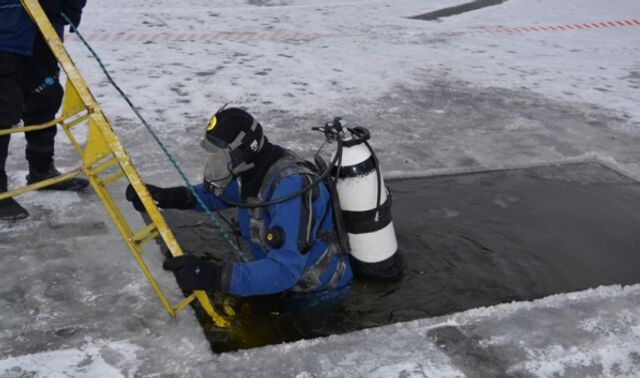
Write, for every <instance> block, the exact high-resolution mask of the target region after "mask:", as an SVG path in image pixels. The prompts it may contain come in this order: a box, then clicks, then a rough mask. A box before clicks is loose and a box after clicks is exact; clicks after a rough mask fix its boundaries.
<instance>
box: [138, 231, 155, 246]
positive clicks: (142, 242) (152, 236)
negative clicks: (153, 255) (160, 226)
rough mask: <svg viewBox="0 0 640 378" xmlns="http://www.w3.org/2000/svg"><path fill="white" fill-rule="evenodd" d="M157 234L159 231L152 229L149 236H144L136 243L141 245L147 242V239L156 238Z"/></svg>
mask: <svg viewBox="0 0 640 378" xmlns="http://www.w3.org/2000/svg"><path fill="white" fill-rule="evenodd" d="M158 236H160V233H159V232H158V231H154V232H152V233H150V234H149V236H147V237H146V238H144V239H142V240H140V241H138V242H137V243H138V244H140V245H142V244H144V243H146V242H148V241H149V240H153V239H155V238H157V237H158Z"/></svg>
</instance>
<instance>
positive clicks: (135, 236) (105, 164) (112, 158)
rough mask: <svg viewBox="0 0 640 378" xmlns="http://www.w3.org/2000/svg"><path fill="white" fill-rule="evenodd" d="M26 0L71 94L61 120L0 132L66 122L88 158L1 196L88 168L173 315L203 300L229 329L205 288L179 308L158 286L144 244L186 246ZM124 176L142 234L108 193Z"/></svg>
mask: <svg viewBox="0 0 640 378" xmlns="http://www.w3.org/2000/svg"><path fill="white" fill-rule="evenodd" d="M20 1H21V3H22V6H23V7H24V9H25V10H26V12H27V13H28V14H29V16H30V17H31V19H32V20H33V21H34V23H35V24H36V26H37V28H38V29H39V30H40V32H41V33H42V35H43V36H44V39H45V41H46V42H47V44H48V45H49V48H50V49H51V51H52V52H53V54H54V55H55V57H56V59H57V60H58V62H59V63H60V66H61V67H62V69H63V70H64V72H65V74H66V76H67V83H66V89H65V97H64V101H63V104H62V115H61V116H60V117H59V118H57V119H55V120H53V121H51V122H48V123H46V124H42V125H35V126H27V127H20V128H14V129H9V130H0V135H5V134H9V133H15V132H26V131H33V130H40V129H44V128H47V127H56V125H60V126H61V128H62V129H63V130H64V132H65V134H66V135H67V136H68V137H69V140H70V141H71V144H72V145H73V147H74V149H75V150H76V152H77V153H78V155H79V156H80V158H81V159H82V167H81V168H78V169H75V170H73V171H71V172H69V173H66V174H64V175H61V176H59V177H56V178H53V179H49V180H45V181H41V182H38V183H36V184H32V185H28V186H26V187H23V188H20V189H17V190H14V191H11V192H6V193H2V194H0V200H1V199H5V198H9V197H14V196H17V195H20V194H23V193H26V192H28V191H32V190H36V189H40V188H42V187H45V186H49V185H53V184H55V183H58V182H61V181H64V180H67V179H69V178H71V177H73V176H76V175H78V174H80V173H81V172H84V173H85V175H86V176H87V178H88V179H89V182H90V183H91V186H92V187H93V189H94V190H95V191H96V193H97V195H98V197H99V198H100V199H101V200H102V202H103V204H104V207H105V209H106V210H107V213H108V214H109V215H110V217H111V219H112V220H113V222H114V224H115V225H116V227H117V228H118V230H119V231H120V233H121V234H122V237H123V238H124V242H125V244H126V245H127V247H129V249H130V250H131V253H132V254H133V256H134V258H135V260H136V262H137V263H138V265H139V266H140V268H141V269H142V271H143V272H144V274H145V276H146V277H147V279H148V280H149V282H150V283H151V286H153V289H154V290H155V292H156V294H157V295H158V297H159V298H160V301H161V302H162V304H163V305H164V307H165V309H166V310H167V312H168V313H169V315H170V316H171V317H175V316H176V313H177V312H178V311H180V310H182V309H184V308H185V307H187V306H188V305H189V304H190V303H191V302H192V301H194V300H198V301H199V302H200V305H201V306H202V308H203V309H204V311H205V312H206V313H207V314H208V315H209V316H210V317H211V319H212V320H213V323H214V324H215V325H216V326H217V327H219V328H227V327H229V320H228V319H227V318H226V317H225V316H223V315H221V314H219V313H218V312H216V310H215V309H214V308H213V306H212V304H211V302H210V300H209V297H208V296H207V294H206V293H205V292H204V291H202V290H196V291H194V292H193V293H192V294H191V295H189V296H188V297H187V298H185V299H184V300H182V301H180V303H178V304H177V305H176V306H172V305H171V304H170V303H169V301H168V299H167V297H166V296H165V295H164V293H163V292H162V290H161V289H160V287H159V286H158V283H157V281H156V280H155V278H154V277H153V275H152V274H151V272H150V270H149V268H148V266H147V264H146V263H145V262H144V260H143V258H142V252H143V245H144V244H145V243H147V242H149V241H151V240H153V239H155V238H156V237H158V236H159V237H161V238H162V240H163V241H164V243H165V244H166V246H167V248H168V249H169V251H170V253H171V254H172V255H173V256H180V255H182V254H183V252H182V249H181V248H180V245H178V242H177V241H176V239H175V237H174V235H173V233H172V232H171V230H170V229H169V228H168V227H167V224H166V222H165V220H164V218H163V217H162V215H161V214H160V212H159V211H158V208H157V207H156V204H155V202H154V201H153V199H152V198H151V196H150V194H149V192H148V190H147V188H146V187H145V185H144V184H143V182H142V180H141V179H140V176H139V175H138V172H137V171H136V169H135V168H134V166H133V164H132V163H131V160H130V158H129V156H128V155H127V152H126V151H125V149H124V148H123V146H122V144H121V143H120V141H119V139H118V137H117V135H116V134H115V132H114V131H113V129H112V127H111V125H110V124H109V121H108V120H107V118H106V117H105V115H104V114H103V113H102V110H101V109H100V106H99V105H98V103H97V101H96V99H95V98H94V97H93V95H92V94H91V92H90V91H89V88H88V86H87V84H86V82H85V81H84V78H83V77H82V75H81V74H80V71H79V70H78V68H77V67H76V66H75V64H74V63H73V61H72V60H71V58H70V57H69V54H68V53H67V51H66V49H65V48H64V45H63V44H62V41H61V40H60V38H59V37H58V34H57V33H56V32H55V30H54V28H53V26H52V25H51V22H50V21H49V19H48V17H47V16H46V15H45V13H44V11H43V10H42V7H41V6H40V4H39V2H38V0H20ZM85 121H87V122H85ZM80 124H88V131H87V138H86V143H85V145H84V146H81V145H80V144H79V143H78V142H77V140H76V138H75V137H74V135H73V134H72V132H71V129H72V128H73V127H74V126H77V125H80ZM121 178H123V179H126V180H128V181H129V183H130V184H131V186H132V187H133V189H134V190H135V191H136V193H137V194H138V196H139V197H140V199H141V201H142V204H143V205H144V207H145V209H146V211H147V214H148V215H149V218H150V223H149V225H148V226H147V227H145V228H144V229H142V230H140V231H137V232H134V231H132V230H131V227H130V226H129V224H128V223H127V221H126V220H125V219H124V217H123V215H122V213H121V212H120V210H119V209H118V207H117V206H116V203H115V201H114V200H113V198H112V197H111V194H110V193H109V191H108V186H109V184H111V183H113V182H114V181H116V180H118V179H121ZM223 308H224V310H225V313H226V315H227V316H232V315H233V310H232V309H231V308H230V307H229V306H228V305H226V304H224V306H223Z"/></svg>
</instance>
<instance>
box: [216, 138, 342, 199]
mask: <svg viewBox="0 0 640 378" xmlns="http://www.w3.org/2000/svg"><path fill="white" fill-rule="evenodd" d="M336 141H337V144H338V148H337V151H336V155H335V156H334V158H333V160H332V161H331V163H330V164H329V165H328V166H327V169H325V171H324V172H322V174H321V175H320V176H319V177H317V178H316V179H315V180H313V181H312V182H311V183H310V184H308V185H307V186H305V187H303V188H302V189H300V190H299V191H297V192H295V193H291V194H287V195H286V196H282V197H280V198H276V199H274V200H271V201H266V202H260V203H255V204H254V203H247V202H236V201H231V200H227V199H225V198H224V196H220V197H218V198H220V200H221V201H222V202H223V203H224V204H225V205H227V206H231V207H239V208H244V209H255V208H259V207H267V206H272V205H277V204H279V203H283V202H285V201H288V200H290V199H292V198H295V197H297V196H299V195H301V194H304V193H306V192H308V191H309V190H311V189H313V187H315V186H316V185H318V184H320V183H321V182H322V181H323V180H324V179H325V178H327V176H328V175H329V174H330V173H331V169H332V168H333V166H334V165H335V163H336V162H338V161H339V162H340V163H338V164H341V163H342V137H341V136H339V135H338V136H337V137H336ZM339 170H340V168H339V165H338V172H339Z"/></svg>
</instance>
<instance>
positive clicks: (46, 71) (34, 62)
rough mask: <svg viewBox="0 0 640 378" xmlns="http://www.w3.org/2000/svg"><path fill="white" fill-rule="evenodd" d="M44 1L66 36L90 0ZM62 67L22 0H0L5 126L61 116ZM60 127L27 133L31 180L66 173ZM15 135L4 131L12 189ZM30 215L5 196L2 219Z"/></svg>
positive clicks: (79, 183) (3, 185)
mask: <svg viewBox="0 0 640 378" xmlns="http://www.w3.org/2000/svg"><path fill="white" fill-rule="evenodd" d="M40 4H41V5H42V7H43V9H44V10H45V12H46V14H47V16H48V17H49V19H50V20H51V22H52V24H53V26H54V28H55V29H56V31H57V33H58V35H59V36H60V37H61V38H62V36H63V33H64V25H65V24H66V21H65V20H64V18H63V17H62V16H61V13H64V14H65V15H66V16H67V17H68V18H69V19H70V20H71V22H72V23H73V24H74V25H76V26H77V25H78V24H79V23H80V17H81V14H82V9H83V7H84V6H85V4H86V0H41V1H40ZM59 74H60V68H59V67H58V62H57V60H56V58H55V57H54V56H53V54H52V53H51V51H50V50H49V48H48V46H47V45H46V43H45V41H44V39H43V38H42V36H41V35H40V33H39V32H38V31H37V29H36V26H35V24H34V23H33V22H32V21H31V19H30V18H29V16H28V15H27V14H26V12H25V10H24V9H22V8H21V6H20V2H19V1H18V0H0V129H9V128H12V127H13V126H15V125H17V124H19V123H20V122H21V121H22V122H23V123H24V125H26V126H29V125H36V124H41V123H45V122H49V121H51V120H53V119H55V116H56V113H57V112H58V110H59V109H60V105H61V104H62V97H63V89H62V85H61V84H60V82H59ZM56 131H57V130H56V127H50V128H47V129H44V130H39V131H32V132H28V133H26V134H25V138H26V140H27V146H26V150H25V155H26V158H27V161H28V162H29V174H28V175H27V183H28V184H32V183H35V182H38V181H42V180H45V179H49V178H52V177H56V176H59V175H60V172H58V171H57V170H56V167H55V165H54V163H53V155H54V137H55V135H56ZM9 140H10V137H9V136H8V135H6V136H0V193H2V192H6V191H7V190H8V182H7V181H8V179H7V173H6V171H5V165H6V160H7V155H8V148H9ZM87 185H88V181H87V180H85V179H82V178H73V179H71V180H67V181H64V182H62V183H59V184H56V185H53V186H49V187H47V188H46V189H54V190H72V191H78V190H82V189H84V188H85V187H86V186H87ZM28 216H29V213H28V212H27V210H25V209H24V208H23V207H22V206H20V204H18V202H16V201H15V200H14V199H13V198H9V199H5V200H0V220H16V219H22V218H26V217H28Z"/></svg>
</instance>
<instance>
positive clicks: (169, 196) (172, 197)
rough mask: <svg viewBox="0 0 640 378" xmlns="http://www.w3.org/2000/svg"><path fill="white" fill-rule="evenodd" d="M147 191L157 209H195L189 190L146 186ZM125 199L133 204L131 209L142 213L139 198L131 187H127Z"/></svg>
mask: <svg viewBox="0 0 640 378" xmlns="http://www.w3.org/2000/svg"><path fill="white" fill-rule="evenodd" d="M147 190H148V191H149V194H151V197H152V198H153V200H154V201H155V202H156V204H157V205H158V207H161V208H163V209H180V210H187V209H193V208H194V207H196V198H195V197H194V196H193V193H191V191H190V190H189V188H187V187H185V186H176V187H174V188H160V187H157V186H154V185H147ZM125 197H126V198H127V200H128V201H130V202H132V203H133V207H134V208H135V209H136V210H138V211H144V206H143V205H142V201H140V197H138V194H137V193H136V191H135V190H133V187H132V186H131V185H129V186H127V191H126V193H125Z"/></svg>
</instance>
